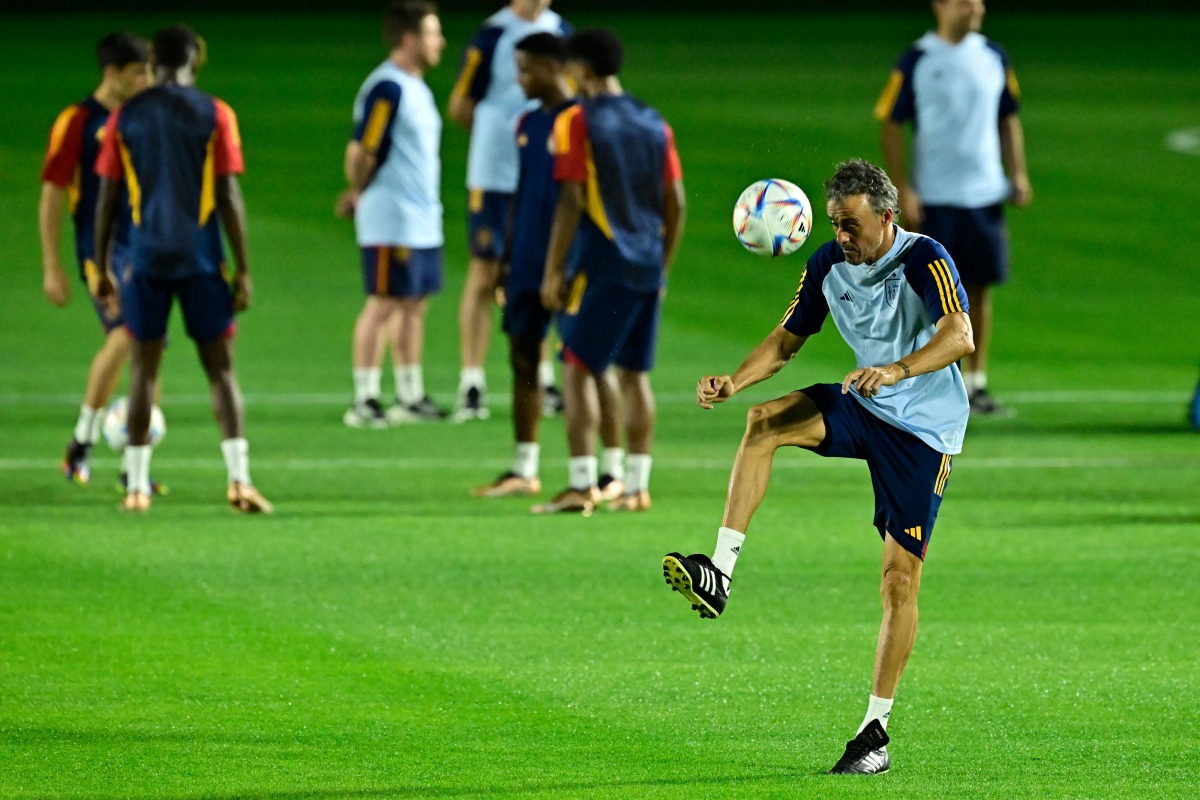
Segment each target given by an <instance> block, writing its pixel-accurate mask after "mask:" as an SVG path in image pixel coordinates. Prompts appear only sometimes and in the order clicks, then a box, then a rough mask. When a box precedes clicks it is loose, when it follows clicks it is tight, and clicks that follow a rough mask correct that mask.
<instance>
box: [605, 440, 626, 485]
mask: <svg viewBox="0 0 1200 800" xmlns="http://www.w3.org/2000/svg"><path fill="white" fill-rule="evenodd" d="M600 459H601V460H600V474H601V475H611V476H613V477H614V478H616V479H617V480H619V481H623V480H625V448H623V447H606V448H604V452H603V453H601V454H600Z"/></svg>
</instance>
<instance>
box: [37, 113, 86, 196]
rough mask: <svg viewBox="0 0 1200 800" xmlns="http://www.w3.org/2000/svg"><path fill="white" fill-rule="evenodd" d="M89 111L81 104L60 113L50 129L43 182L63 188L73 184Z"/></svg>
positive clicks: (43, 166)
mask: <svg viewBox="0 0 1200 800" xmlns="http://www.w3.org/2000/svg"><path fill="white" fill-rule="evenodd" d="M86 119H87V113H86V112H85V111H84V110H83V109H82V108H80V107H79V106H71V107H70V108H68V109H66V110H65V111H63V112H62V113H61V114H59V115H58V118H57V119H55V120H54V127H53V128H51V129H50V146H49V147H47V148H46V161H45V163H44V164H43V165H42V182H43V183H52V184H54V185H55V186H58V187H59V188H61V189H65V188H67V187H68V186H70V185H71V182H72V181H73V180H74V179H75V168H76V167H78V166H79V154H80V153H81V152H82V151H83V123H84V121H85V120H86Z"/></svg>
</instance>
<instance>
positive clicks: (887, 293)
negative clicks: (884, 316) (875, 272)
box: [883, 273, 900, 308]
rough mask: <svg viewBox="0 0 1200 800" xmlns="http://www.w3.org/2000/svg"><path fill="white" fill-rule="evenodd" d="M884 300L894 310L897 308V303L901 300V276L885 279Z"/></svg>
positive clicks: (893, 275)
mask: <svg viewBox="0 0 1200 800" xmlns="http://www.w3.org/2000/svg"><path fill="white" fill-rule="evenodd" d="M883 299H884V300H886V301H887V304H888V305H889V306H891V307H892V308H895V307H896V303H897V301H899V299H900V276H899V275H898V274H895V273H893V274H891V275H889V276H887V277H886V278H884V279H883Z"/></svg>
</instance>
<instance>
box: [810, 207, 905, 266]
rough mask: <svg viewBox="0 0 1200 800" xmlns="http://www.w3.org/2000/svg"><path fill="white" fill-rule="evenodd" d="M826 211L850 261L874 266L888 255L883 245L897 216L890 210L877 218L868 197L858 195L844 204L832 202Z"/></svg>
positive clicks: (836, 236) (847, 259) (838, 241)
mask: <svg viewBox="0 0 1200 800" xmlns="http://www.w3.org/2000/svg"><path fill="white" fill-rule="evenodd" d="M825 211H826V212H827V213H828V214H829V222H830V223H831V224H832V225H833V233H834V236H835V238H836V239H837V243H838V244H839V245H841V248H842V252H844V253H845V254H846V261H848V262H849V263H851V264H862V263H863V262H867V263H874V262H875V261H876V260H878V259H879V257H880V256H882V255H883V254H884V252H886V251H885V250H884V247H883V242H884V239H885V238H886V237H887V232H888V229H889V228H890V227H891V225H892V218H893V217H894V216H895V215H894V214H893V213H892V211H891V210H890V209H888V210H886V211H884V212H883V213H882V214H876V213H875V212H874V211H872V210H871V202H870V199H869V198H868V197H867V195H865V194H856V195H854V196H853V197H847V198H846V199H845V200H842V201H840V202H838V201H832V200H831V201H830V202H829V203H827V204H826V205H825Z"/></svg>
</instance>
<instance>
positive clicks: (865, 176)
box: [825, 158, 900, 214]
mask: <svg viewBox="0 0 1200 800" xmlns="http://www.w3.org/2000/svg"><path fill="white" fill-rule="evenodd" d="M860 194H865V195H866V196H867V200H868V202H870V204H871V210H872V211H874V212H875V213H876V214H882V213H883V212H884V211H885V210H887V209H889V208H890V209H891V210H892V211H893V212H894V213H896V214H899V213H900V197H899V192H897V191H896V185H895V184H894V183H892V179H891V178H889V177H888V176H887V173H886V172H884V171H883V170H882V169H880V168H879V167H877V166H875V165H874V164H872V163H871V162H870V161H866V160H864V159H861V158H852V159H850V160H849V161H843V162H842V163H840V164H838V165H837V171H836V172H834V173H833V177H832V178H830V179H829V180H827V181H825V199H826V200H827V201H829V202H841V201H843V200H845V199H847V198H849V197H855V196H857V195H860Z"/></svg>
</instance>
